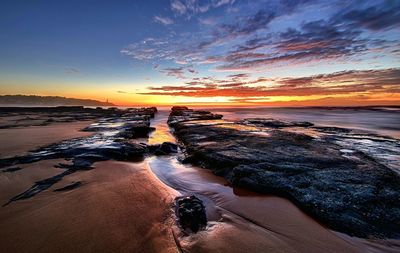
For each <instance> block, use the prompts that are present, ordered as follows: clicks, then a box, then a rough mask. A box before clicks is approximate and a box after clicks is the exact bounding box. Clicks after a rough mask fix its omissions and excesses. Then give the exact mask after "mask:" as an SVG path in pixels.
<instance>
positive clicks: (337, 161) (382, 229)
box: [170, 111, 400, 238]
mask: <svg viewBox="0 0 400 253" xmlns="http://www.w3.org/2000/svg"><path fill="white" fill-rule="evenodd" d="M176 115H177V116H176ZM182 115H184V116H183V117H185V119H184V120H181V119H182ZM198 115H199V114H198V113H197V112H196V111H192V112H188V111H185V112H184V113H181V114H179V113H176V112H171V115H170V121H171V122H174V123H173V124H171V126H172V127H173V128H174V130H175V132H174V134H175V136H176V137H177V139H178V140H179V141H180V142H181V143H182V144H183V146H184V153H185V154H186V159H185V162H190V163H193V164H196V165H199V166H201V167H204V168H208V169H211V170H212V171H213V172H214V173H215V174H217V175H220V176H224V177H225V178H226V179H227V180H228V181H229V182H230V183H231V184H232V185H234V186H239V187H244V188H247V189H250V190H253V191H257V192H260V193H268V194H277V195H280V196H283V197H286V198H288V199H290V200H292V201H293V202H294V203H295V204H296V205H298V206H299V207H300V208H301V209H303V210H304V211H306V212H307V213H308V214H310V215H312V216H314V217H315V218H317V219H319V220H320V221H321V222H323V223H325V224H327V225H329V226H330V227H331V228H333V229H335V230H337V231H340V232H344V233H347V234H350V235H354V236H358V237H369V236H374V237H389V238H399V237H400V201H399V200H400V177H399V175H398V174H397V173H395V172H394V171H393V170H391V169H389V168H388V167H387V166H386V165H385V164H383V163H381V162H379V161H380V160H379V159H378V158H379V157H381V155H380V156H379V157H375V156H374V155H373V153H371V152H370V153H366V152H363V151H361V150H357V149H355V150H353V151H351V152H350V153H348V151H346V149H345V148H344V147H343V146H342V145H341V142H339V141H338V140H342V139H341V138H342V137H341V136H342V135H343V134H349V133H351V131H345V130H342V129H339V130H338V131H335V130H337V129H336V128H328V129H327V128H322V130H321V131H319V128H318V127H313V131H318V133H319V134H320V135H321V136H320V137H311V136H309V135H307V134H305V133H307V131H308V130H306V128H309V127H310V124H304V126H301V125H302V124H303V123H301V124H298V123H290V126H294V125H296V128H298V129H301V128H304V132H303V133H299V132H291V131H289V130H290V128H285V127H286V126H288V124H281V123H276V122H274V121H271V120H270V119H267V120H266V121H265V122H268V123H267V124H264V123H263V124H261V123H260V122H264V121H262V120H257V122H258V123H259V125H258V126H257V127H258V128H256V129H251V130H247V129H246V126H250V125H251V126H254V125H255V122H250V121H249V122H246V121H243V122H241V123H240V124H233V123H232V122H226V121H223V120H209V121H208V122H209V123H204V122H203V121H201V122H200V121H198V118H200V117H198ZM271 122H273V124H272V125H271ZM258 123H257V124H258ZM278 125H279V127H278ZM282 126H285V127H282ZM253 128H254V127H253ZM286 129H288V131H286ZM327 131H328V132H329V134H328V135H325V134H327V133H326V132H327ZM332 134H333V135H332ZM325 136H326V137H325ZM332 136H333V137H332ZM344 138H346V140H347V139H348V138H350V136H348V135H346V136H345V137H344ZM357 138H361V137H360V136H357ZM380 139H381V138H380ZM371 140H372V139H371V138H370V139H368V142H364V143H363V145H364V146H365V145H371V148H374V145H386V143H384V142H373V141H371ZM393 142H396V143H397V144H396V145H397V146H399V142H398V141H395V140H392V141H391V142H390V143H393ZM369 143H372V144H369ZM353 148H355V147H353ZM363 148H364V149H367V150H370V149H371V148H366V147H363ZM380 149H381V148H380ZM378 150H379V149H378ZM397 155H399V152H398V153H397Z"/></svg>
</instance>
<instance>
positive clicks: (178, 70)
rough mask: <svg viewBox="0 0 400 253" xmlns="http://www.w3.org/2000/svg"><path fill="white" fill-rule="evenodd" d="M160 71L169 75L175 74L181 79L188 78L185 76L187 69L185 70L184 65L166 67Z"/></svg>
mask: <svg viewBox="0 0 400 253" xmlns="http://www.w3.org/2000/svg"><path fill="white" fill-rule="evenodd" d="M160 72H162V73H164V74H166V75H167V76H174V77H176V78H179V79H186V77H185V76H184V73H185V71H184V68H183V67H179V68H165V69H162V70H161V71H160Z"/></svg>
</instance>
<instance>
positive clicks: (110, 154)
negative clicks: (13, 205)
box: [0, 107, 177, 205]
mask: <svg viewBox="0 0 400 253" xmlns="http://www.w3.org/2000/svg"><path fill="white" fill-rule="evenodd" d="M3 110H6V111H8V113H17V112H18V110H16V109H15V108H8V109H3ZM22 111H23V112H32V111H37V112H40V113H41V114H42V116H43V115H47V116H49V114H50V115H53V114H56V115H60V114H61V115H63V114H64V116H65V115H69V116H68V117H72V116H74V118H76V117H80V118H82V117H85V118H90V119H93V118H97V121H96V122H95V123H92V124H90V125H89V126H88V127H86V128H84V129H83V131H86V132H91V133H93V134H92V135H90V136H88V137H82V138H73V139H69V140H65V141H62V142H59V143H54V144H51V145H48V146H44V147H40V148H38V149H36V150H33V151H31V152H29V153H28V154H26V155H21V156H15V157H10V158H3V159H0V172H10V171H16V170H18V169H19V168H18V167H16V165H21V164H30V163H34V162H38V161H42V160H50V159H65V160H68V161H69V163H60V164H58V165H57V167H58V168H61V169H64V172H62V173H60V174H57V175H55V176H53V177H50V178H46V179H43V180H40V181H37V182H35V184H34V185H32V187H30V188H29V189H27V190H26V191H24V192H22V193H21V194H18V195H16V196H14V197H13V198H11V199H10V201H9V202H8V203H5V205H7V204H9V203H10V202H12V201H16V200H21V199H27V198H31V197H33V196H35V195H36V194H38V193H40V192H42V191H44V190H46V189H48V188H50V187H51V186H52V185H54V184H55V183H57V182H59V181H60V180H61V179H63V178H64V177H65V176H67V175H70V174H72V173H75V172H76V171H80V170H89V169H92V164H93V163H95V162H100V161H107V160H118V161H140V160H142V159H143V158H144V157H145V156H146V155H148V154H155V155H166V154H170V153H176V152H177V146H176V145H175V144H172V143H168V142H166V143H162V144H156V145H147V144H145V143H141V142H136V141H133V140H135V139H137V138H142V137H147V136H148V135H149V133H150V132H151V131H153V130H154V128H152V127H150V119H151V118H153V117H154V114H155V113H156V112H157V109H156V108H155V107H150V108H139V109H135V108H129V109H125V110H120V109H116V108H110V109H101V108H97V109H88V108H83V107H56V108H39V109H38V108H24V109H22ZM78 115H79V116H78ZM53 117H54V115H53ZM74 187H79V184H78V185H74Z"/></svg>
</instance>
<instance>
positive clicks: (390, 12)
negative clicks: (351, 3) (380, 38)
mask: <svg viewBox="0 0 400 253" xmlns="http://www.w3.org/2000/svg"><path fill="white" fill-rule="evenodd" d="M335 20H336V21H337V22H347V23H349V24H351V25H352V26H354V27H364V28H366V29H370V30H373V31H379V30H387V29H391V28H395V27H397V28H400V1H384V2H383V3H378V4H376V5H374V6H370V7H367V8H364V9H351V10H349V11H345V12H342V13H338V15H335Z"/></svg>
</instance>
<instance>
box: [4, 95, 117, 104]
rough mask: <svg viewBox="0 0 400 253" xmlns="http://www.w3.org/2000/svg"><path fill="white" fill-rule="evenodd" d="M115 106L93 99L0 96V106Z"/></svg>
mask: <svg viewBox="0 0 400 253" xmlns="http://www.w3.org/2000/svg"><path fill="white" fill-rule="evenodd" d="M62 105H64V106H65V105H82V106H115V104H113V103H110V102H108V101H107V102H102V101H98V100H93V99H78V98H67V97H60V96H36V95H0V106H62Z"/></svg>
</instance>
